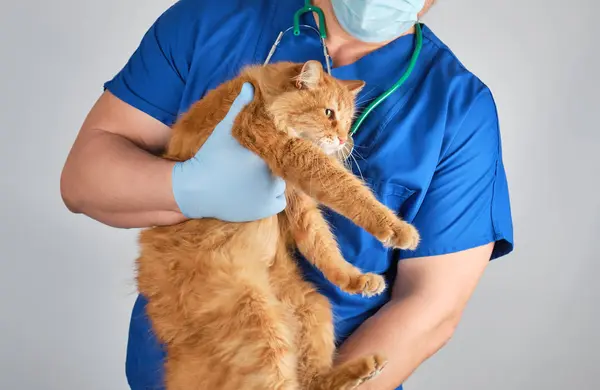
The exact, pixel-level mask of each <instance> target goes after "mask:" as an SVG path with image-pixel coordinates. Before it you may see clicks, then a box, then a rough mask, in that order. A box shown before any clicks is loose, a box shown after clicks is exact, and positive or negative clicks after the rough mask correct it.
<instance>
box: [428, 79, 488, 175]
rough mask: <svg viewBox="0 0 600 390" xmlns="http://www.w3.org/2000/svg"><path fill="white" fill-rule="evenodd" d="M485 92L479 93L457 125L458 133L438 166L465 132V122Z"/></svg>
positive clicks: (441, 156) (453, 137)
mask: <svg viewBox="0 0 600 390" xmlns="http://www.w3.org/2000/svg"><path fill="white" fill-rule="evenodd" d="M483 92H485V88H484V89H482V90H481V91H479V93H478V94H477V97H476V98H475V99H474V100H473V101H472V103H471V104H470V106H469V109H468V110H467V112H466V114H465V116H464V117H463V118H462V120H461V121H460V123H458V124H457V128H458V130H456V132H455V133H454V135H453V136H452V139H451V140H450V142H449V143H448V147H447V148H446V151H445V152H444V154H443V155H440V158H439V159H438V164H437V165H438V166H439V164H440V163H441V162H442V160H444V159H445V158H446V157H447V153H448V151H449V150H450V148H451V146H452V145H453V144H454V141H455V140H456V137H458V135H459V134H461V132H462V131H463V129H464V126H463V125H464V123H465V121H466V120H467V119H468V118H469V115H471V111H472V110H473V107H475V104H476V103H477V102H478V101H479V99H481V97H482V95H483ZM436 170H437V169H436Z"/></svg>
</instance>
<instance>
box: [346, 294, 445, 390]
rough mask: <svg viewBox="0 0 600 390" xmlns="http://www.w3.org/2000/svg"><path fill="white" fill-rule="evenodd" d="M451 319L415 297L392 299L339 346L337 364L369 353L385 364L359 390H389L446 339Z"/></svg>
mask: <svg viewBox="0 0 600 390" xmlns="http://www.w3.org/2000/svg"><path fill="white" fill-rule="evenodd" d="M454 324H455V322H453V321H452V319H451V318H449V317H447V316H441V315H440V311H439V310H438V308H437V307H436V305H432V304H431V303H430V302H429V303H428V302H424V301H423V299H421V298H419V297H418V296H415V297H408V298H406V299H403V300H399V301H392V302H390V303H388V304H387V305H386V306H384V307H383V308H382V309H381V310H380V311H379V312H378V313H377V314H376V315H375V316H373V317H371V318H370V319H369V320H367V321H366V322H365V323H364V324H363V325H362V326H361V327H360V328H358V330H357V331H356V332H354V334H353V335H352V336H351V337H350V338H349V339H348V340H346V342H345V343H344V344H343V345H342V346H341V347H340V349H339V355H338V359H337V360H338V361H337V363H341V362H345V361H348V360H351V359H353V358H357V357H360V356H366V355H369V354H373V353H381V354H384V355H385V356H386V357H387V358H388V361H389V362H388V365H387V366H386V368H385V370H383V372H382V373H381V375H379V376H378V377H376V378H374V379H373V380H371V381H368V382H366V383H365V384H364V385H362V386H361V387H360V390H374V389H376V390H393V389H396V388H397V387H398V386H400V385H401V384H402V383H403V382H404V381H405V380H406V379H407V378H408V377H409V376H410V375H411V374H412V373H413V371H414V370H415V369H416V368H417V367H418V366H419V365H420V364H421V363H423V362H424V361H425V360H426V359H427V358H429V357H430V356H431V355H433V354H434V353H435V352H437V351H438V350H439V349H440V348H441V347H442V346H443V345H444V344H445V343H446V342H447V341H448V339H449V338H450V336H451V334H452V332H453V330H454Z"/></svg>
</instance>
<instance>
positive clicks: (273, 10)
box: [254, 1, 279, 64]
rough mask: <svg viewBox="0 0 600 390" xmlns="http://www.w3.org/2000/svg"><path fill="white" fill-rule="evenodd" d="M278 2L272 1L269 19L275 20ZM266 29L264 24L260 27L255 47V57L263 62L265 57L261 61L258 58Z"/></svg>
mask: <svg viewBox="0 0 600 390" xmlns="http://www.w3.org/2000/svg"><path fill="white" fill-rule="evenodd" d="M278 4H279V1H274V2H272V3H271V14H270V18H269V20H274V16H275V14H276V11H277V6H278ZM265 30H266V26H263V28H261V29H260V32H259V33H258V38H257V39H256V48H255V49H254V59H255V60H256V61H258V62H259V63H261V64H262V63H263V62H264V59H263V60H262V61H261V60H260V59H259V58H258V51H259V50H260V47H261V45H260V42H262V38H263V35H264V33H265Z"/></svg>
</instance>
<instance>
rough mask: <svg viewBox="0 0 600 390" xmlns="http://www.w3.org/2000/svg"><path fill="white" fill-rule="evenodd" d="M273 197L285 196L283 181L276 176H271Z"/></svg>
mask: <svg viewBox="0 0 600 390" xmlns="http://www.w3.org/2000/svg"><path fill="white" fill-rule="evenodd" d="M265 165H266V163H265ZM267 169H268V168H267ZM273 195H275V196H276V197H279V196H285V181H284V180H283V179H282V178H280V177H278V176H273Z"/></svg>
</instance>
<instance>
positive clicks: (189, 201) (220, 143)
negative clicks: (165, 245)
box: [173, 83, 286, 222]
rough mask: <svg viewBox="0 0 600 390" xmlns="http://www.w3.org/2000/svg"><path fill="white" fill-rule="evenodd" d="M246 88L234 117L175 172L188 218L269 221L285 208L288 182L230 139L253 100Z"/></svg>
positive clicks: (234, 108) (175, 183)
mask: <svg viewBox="0 0 600 390" xmlns="http://www.w3.org/2000/svg"><path fill="white" fill-rule="evenodd" d="M253 97H254V89H253V87H252V84H250V83H245V84H244V85H243V87H242V90H241V92H240V94H239V95H238V97H237V98H236V99H235V101H234V102H233V105H232V106H231V108H230V109H229V113H228V114H227V116H226V117H225V119H223V121H222V122H221V123H219V124H218V125H217V127H216V128H215V130H214V131H213V133H212V134H211V135H210V137H209V138H208V139H207V140H206V142H205V143H204V145H203V146H202V147H201V148H200V150H199V151H198V153H196V155H195V156H194V157H193V158H191V159H190V160H188V161H184V162H178V163H176V164H175V167H174V168H173V194H174V195H175V201H176V202H177V205H178V206H179V209H180V210H181V212H182V213H183V215H185V216H186V217H188V218H208V217H212V218H217V219H220V220H223V221H229V222H247V221H255V220H258V219H262V218H266V217H270V216H272V215H275V214H277V213H279V212H280V211H282V210H283V209H284V208H285V206H286V201H285V195H284V191H285V182H284V181H283V179H281V178H279V177H276V176H274V175H273V174H272V173H271V171H270V169H269V167H268V166H267V164H266V163H265V162H264V161H263V160H262V159H261V158H260V157H259V156H258V155H256V154H255V153H253V152H251V151H249V150H248V149H246V148H244V147H243V146H242V145H240V143H239V142H238V141H237V140H236V139H235V138H233V136H232V135H231V128H232V126H233V122H234V120H235V118H236V116H237V115H238V113H239V112H240V111H241V110H242V109H243V108H244V107H245V106H246V105H247V104H248V103H250V102H251V101H252V99H253Z"/></svg>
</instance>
